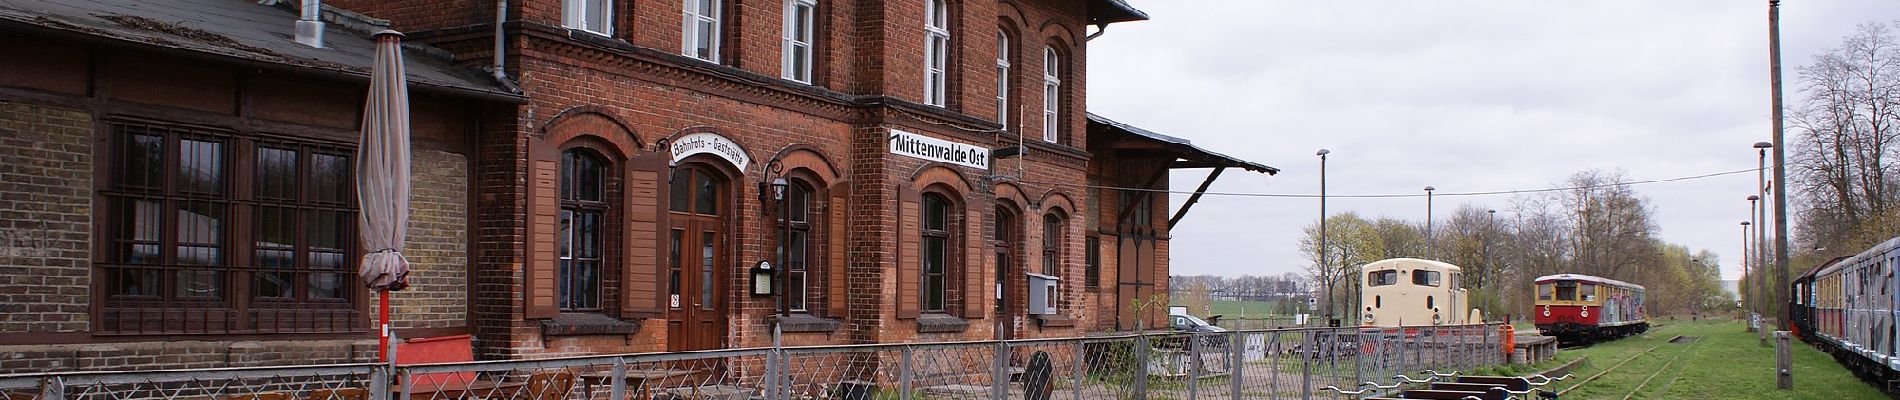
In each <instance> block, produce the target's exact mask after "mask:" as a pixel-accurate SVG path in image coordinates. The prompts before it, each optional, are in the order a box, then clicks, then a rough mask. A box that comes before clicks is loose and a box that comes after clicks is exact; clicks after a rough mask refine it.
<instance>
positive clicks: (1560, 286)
mask: <svg viewBox="0 0 1900 400" xmlns="http://www.w3.org/2000/svg"><path fill="white" fill-rule="evenodd" d="M1576 299H1577V283H1576V282H1557V300H1563V301H1574V300H1576Z"/></svg>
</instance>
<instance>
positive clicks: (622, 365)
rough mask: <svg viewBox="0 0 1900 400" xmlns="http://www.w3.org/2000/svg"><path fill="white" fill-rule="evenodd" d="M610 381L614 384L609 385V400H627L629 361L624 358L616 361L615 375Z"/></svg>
mask: <svg viewBox="0 0 1900 400" xmlns="http://www.w3.org/2000/svg"><path fill="white" fill-rule="evenodd" d="M610 379H612V380H613V382H612V383H609V384H608V386H607V399H608V400H622V399H626V398H627V359H624V358H615V359H614V373H613V378H610ZM587 395H588V396H593V395H594V394H593V393H588V394H587Z"/></svg>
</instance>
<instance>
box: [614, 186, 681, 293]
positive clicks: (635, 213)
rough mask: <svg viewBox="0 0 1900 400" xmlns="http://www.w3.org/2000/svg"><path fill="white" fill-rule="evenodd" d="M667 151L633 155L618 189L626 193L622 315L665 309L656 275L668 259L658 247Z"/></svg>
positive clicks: (660, 245) (663, 226)
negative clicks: (623, 185) (625, 255)
mask: <svg viewBox="0 0 1900 400" xmlns="http://www.w3.org/2000/svg"><path fill="white" fill-rule="evenodd" d="M668 156H669V155H668V154H665V153H659V152H647V153H641V154H640V155H637V156H634V158H633V160H632V161H631V162H628V163H627V164H628V166H627V179H626V180H625V181H624V184H625V187H624V188H623V190H622V191H621V192H622V193H625V196H626V205H627V206H626V210H627V211H626V215H627V228H626V231H625V232H626V237H627V242H626V246H627V252H626V254H627V259H626V261H625V263H624V264H623V265H624V266H625V267H624V268H622V269H621V274H622V275H621V281H622V282H626V286H625V288H624V289H623V290H622V293H621V295H622V296H624V298H623V300H622V301H621V302H620V304H621V309H620V313H621V316H622V317H626V318H656V317H660V316H661V315H662V313H664V312H665V311H666V304H667V303H666V302H667V294H666V293H661V288H660V278H661V276H662V275H663V274H662V272H664V270H663V266H664V265H667V264H666V263H667V262H670V261H669V260H666V259H664V257H662V256H661V254H660V249H663V248H666V247H664V246H665V244H666V242H665V241H666V238H665V236H662V235H661V234H660V233H661V232H664V231H666V223H665V220H664V218H665V217H666V209H665V207H667V204H666V201H664V200H663V199H668V198H669V197H668V196H667V192H668V189H670V187H669V186H670V185H669V184H668V182H666V181H665V178H667V177H669V172H668V171H667V169H668V166H669V161H670V159H669V157H668Z"/></svg>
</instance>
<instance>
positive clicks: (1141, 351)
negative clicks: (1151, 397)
mask: <svg viewBox="0 0 1900 400" xmlns="http://www.w3.org/2000/svg"><path fill="white" fill-rule="evenodd" d="M1132 350H1133V351H1134V352H1135V365H1134V367H1135V368H1133V370H1134V374H1135V387H1134V393H1133V395H1134V397H1135V398H1137V399H1145V398H1148V368H1149V365H1148V334H1147V333H1141V334H1138V335H1136V336H1135V348H1134V349H1132Z"/></svg>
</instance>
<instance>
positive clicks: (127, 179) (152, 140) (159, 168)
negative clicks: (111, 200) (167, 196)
mask: <svg viewBox="0 0 1900 400" xmlns="http://www.w3.org/2000/svg"><path fill="white" fill-rule="evenodd" d="M125 138H126V140H125V145H124V149H123V150H121V151H122V152H123V154H124V156H123V157H122V158H121V161H120V163H121V164H120V165H122V166H123V168H122V169H121V171H120V173H119V178H120V179H118V185H119V187H121V188H128V189H130V188H140V189H159V190H163V189H164V188H165V137H164V136H160V135H142V134H131V135H126V136H125Z"/></svg>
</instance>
